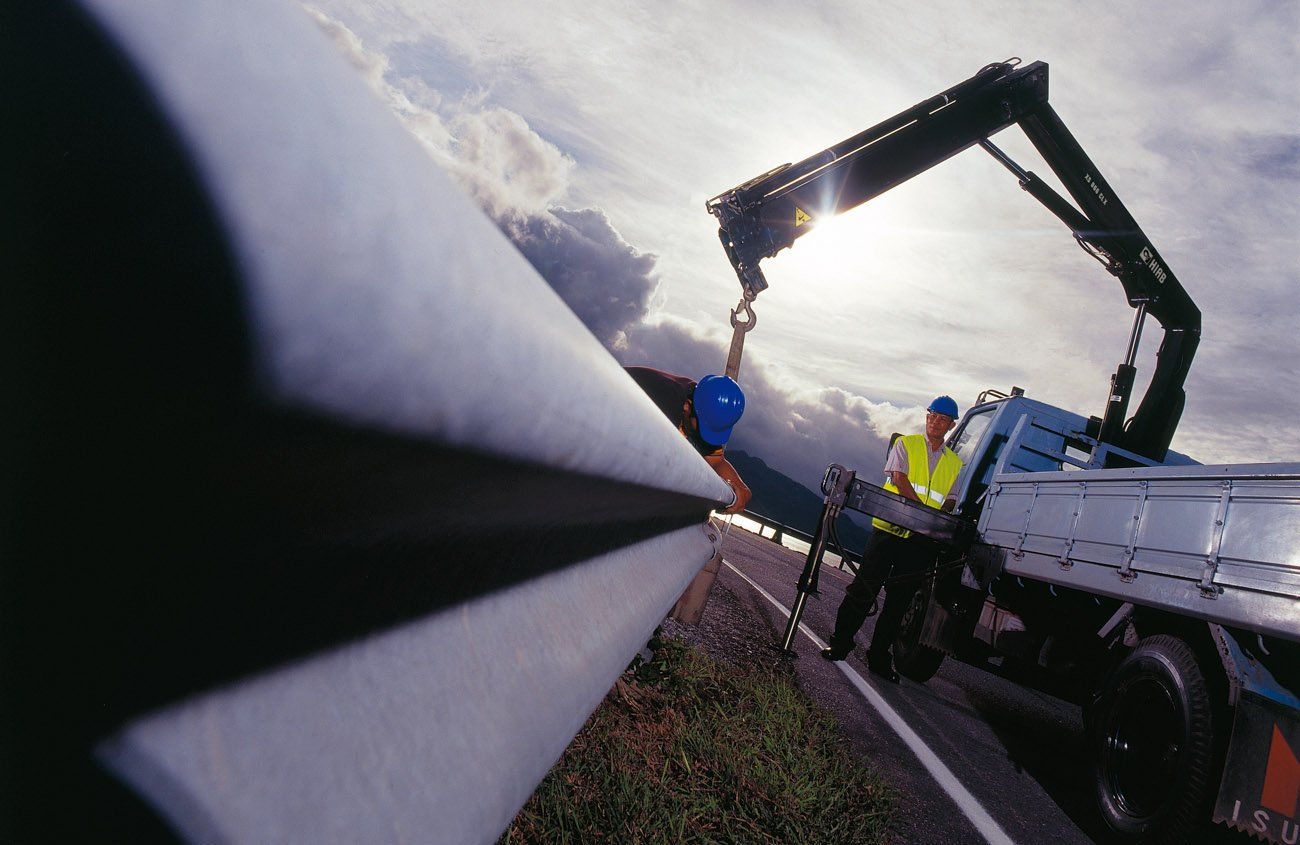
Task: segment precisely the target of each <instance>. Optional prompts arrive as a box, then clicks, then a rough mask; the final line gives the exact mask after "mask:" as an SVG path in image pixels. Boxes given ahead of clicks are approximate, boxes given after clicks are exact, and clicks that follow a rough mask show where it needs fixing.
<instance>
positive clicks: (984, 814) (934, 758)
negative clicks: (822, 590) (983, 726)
mask: <svg viewBox="0 0 1300 845" xmlns="http://www.w3.org/2000/svg"><path fill="white" fill-rule="evenodd" d="M722 562H723V563H725V564H726V565H727V568H728V569H730V570H731V571H732V572H734V573H736V574H737V575H739V576H740V577H741V578H744V579H745V580H746V581H747V582H749V585H750V586H751V587H753V588H754V589H755V590H758V592H759V593H760V594H761V595H762V596H763V598H765V599H767V600H768V601H769V602H771V603H772V604H773V605H775V606H776V608H777V610H779V611H781V612H782V613H784V614H785V615H786V618H789V616H790V608H788V607H786V606H785V605H783V604H781V602H779V601H777V600H776V599H775V598H774V597H773V596H772V594H771V593H769V592H768V591H767V590H764V589H763V588H762V587H760V586H759V585H758V584H757V583H756V582H755V581H754V579H752V578H750V577H749V576H748V575H746V574H745V573H743V572H741V571H740V570H739V569H737V568H736V567H735V566H733V565H732V564H731V561H729V560H726V559H725V558H724V559H723V561H722ZM799 630H800V631H802V632H803V634H804V636H806V637H807V638H808V639H810V640H812V641H813V643H815V644H816V646H817V648H819V649H822V648H826V643H825V642H823V641H822V639H821V638H820V637H818V636H817V635H816V634H814V633H813V632H812V631H810V630H808V627H807V626H806V625H804V624H803V623H802V622H800V623H799ZM835 665H836V666H838V667H839V669H840V671H841V672H843V673H844V674H845V675H846V676H847V677H848V679H849V682H850V683H852V684H853V686H855V687H857V688H858V692H860V693H862V695H863V697H864V698H866V699H867V702H868V703H869V704H870V705H871V706H872V707H874V708H875V709H876V711H877V712H878V713H880V716H881V718H883V719H884V720H885V723H886V724H888V725H889V727H891V728H892V729H893V731H894V733H896V734H898V737H899V739H901V740H903V742H904V743H906V745H907V747H908V748H910V749H911V750H912V753H913V754H915V755H916V758H917V759H918V760H920V761H921V765H922V766H925V770H926V771H927V772H929V773H930V776H931V777H933V778H934V779H935V781H937V782H938V784H939V786H940V787H941V788H942V789H943V791H944V792H946V793H948V797H949V798H951V799H952V800H953V803H955V804H956V805H957V808H958V809H960V810H961V811H962V814H963V815H964V816H966V818H967V819H969V820H970V823H971V824H972V825H974V826H975V829H976V830H978V831H979V832H980V835H981V836H983V837H984V839H985V840H987V841H988V842H989V845H1015V843H1014V842H1013V841H1012V839H1011V837H1009V836H1007V834H1006V831H1004V830H1003V829H1002V827H1001V825H999V824H998V823H997V822H996V821H994V820H993V817H992V816H990V815H989V814H988V811H987V810H985V809H984V807H983V805H981V804H980V802H979V801H978V800H977V799H976V798H975V796H974V795H971V794H970V791H969V790H967V789H966V787H964V786H962V784H961V781H959V780H957V776H956V775H954V774H953V773H952V770H951V769H949V768H948V767H947V766H945V765H944V764H943V761H942V760H940V759H939V756H938V755H937V754H935V753H934V752H933V751H931V750H930V746H928V745H926V744H925V741H924V740H923V739H921V737H919V736H917V733H916V731H914V730H912V727H911V725H909V724H907V722H906V721H904V720H903V717H902V716H900V715H898V711H897V710H895V709H894V708H893V707H891V706H890V705H889V702H887V701H885V699H884V698H882V697H881V695H880V693H878V692H876V690H875V689H874V688H872V686H871V685H870V684H868V683H867V681H866V679H864V678H863V677H862V676H861V675H859V674H858V673H857V672H855V671H854V670H853V667H852V666H850V665H849V664H848V663H847V662H845V661H842V660H841V661H837V662H836V664H835Z"/></svg>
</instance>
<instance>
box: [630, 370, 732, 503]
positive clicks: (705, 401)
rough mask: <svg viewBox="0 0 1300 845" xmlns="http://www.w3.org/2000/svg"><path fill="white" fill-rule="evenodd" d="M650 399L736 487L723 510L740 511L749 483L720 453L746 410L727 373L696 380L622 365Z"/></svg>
mask: <svg viewBox="0 0 1300 845" xmlns="http://www.w3.org/2000/svg"><path fill="white" fill-rule="evenodd" d="M624 369H626V370H627V373H628V375H630V376H631V377H632V380H633V381H635V382H636V383H637V385H638V386H640V388H641V389H642V390H644V391H645V393H646V395H647V396H649V397H650V400H651V401H652V402H654V403H655V405H657V406H659V410H660V411H663V413H664V415H665V416H667V417H668V419H669V421H670V422H672V423H673V424H674V425H676V426H677V430H678V431H680V432H681V433H682V435H683V436H684V437H685V438H686V439H687V440H688V441H690V444H691V445H692V446H694V447H695V451H697V452H699V453H700V455H702V456H703V457H704V460H706V461H708V463H709V466H711V467H713V471H714V472H716V473H717V474H718V476H719V477H720V478H721V479H722V480H723V481H725V482H727V484H729V485H730V486H731V489H732V490H733V491H735V494H736V498H735V501H733V502H732V503H731V506H730V507H728V508H727V509H726V510H724V511H723V513H740V512H741V511H743V510H744V509H745V505H747V504H748V503H749V497H750V492H749V487H747V486H746V485H745V482H744V481H742V480H741V478H740V473H738V472H736V468H735V467H733V466H732V465H731V463H730V462H729V461H728V460H727V459H726V458H724V457H723V456H722V449H723V447H724V446H726V445H727V440H728V439H729V438H730V437H731V429H732V427H733V426H734V425H735V424H736V423H737V422H739V421H740V415H741V414H743V413H744V412H745V394H744V393H743V392H742V391H741V389H740V385H738V384H736V383H735V382H734V381H732V380H731V379H729V378H727V377H726V376H705V377H704V378H702V379H700V380H699V382H698V383H696V382H695V381H694V380H693V379H689V378H687V377H686V376H678V375H673V374H672V373H666V372H664V371H663V370H656V369H654V368H653V367H625V368H624Z"/></svg>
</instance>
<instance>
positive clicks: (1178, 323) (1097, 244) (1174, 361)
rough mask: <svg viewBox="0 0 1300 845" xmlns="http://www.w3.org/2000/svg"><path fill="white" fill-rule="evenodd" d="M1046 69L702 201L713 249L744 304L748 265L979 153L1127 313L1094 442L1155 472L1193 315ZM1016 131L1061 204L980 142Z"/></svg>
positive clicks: (999, 75)
mask: <svg viewBox="0 0 1300 845" xmlns="http://www.w3.org/2000/svg"><path fill="white" fill-rule="evenodd" d="M1047 77H1048V74H1047V65H1046V63H1044V62H1033V63H1031V64H1029V65H1026V66H1025V67H1018V60H1009V61H1006V62H998V63H994V64H990V65H988V66H986V67H984V68H983V69H981V70H980V71H979V73H977V74H975V75H974V76H972V77H971V78H969V79H967V80H965V81H963V82H961V83H958V84H957V85H955V86H953V87H951V88H949V89H947V90H945V91H941V92H940V93H938V94H936V95H935V96H933V97H931V98H930V99H928V100H925V101H923V102H920V103H917V104H916V105H915V106H912V107H911V108H909V109H906V110H904V111H902V112H900V113H899V114H897V115H895V116H894V117H892V118H890V119H888V120H886V121H884V122H882V123H879V124H876V125H875V126H873V127H871V128H870V129H866V130H864V131H862V132H859V133H858V134H857V135H854V136H853V137H851V138H846V139H845V140H843V141H841V142H840V143H838V144H835V145H834V146H832V147H829V148H827V149H825V150H823V151H821V152H819V153H817V154H815V155H812V156H809V157H808V158H806V159H804V160H803V161H800V162H797V163H793V164H784V165H781V166H780V167H777V168H774V169H773V170H770V171H768V172H766V173H763V174H761V175H759V176H757V177H755V178H753V179H750V180H749V181H747V182H745V183H743V184H741V185H738V186H737V187H735V188H732V189H731V190H729V191H725V192H723V193H721V194H719V195H718V196H716V197H714V198H713V199H711V200H709V201H708V202H707V203H706V204H705V207H706V209H707V210H708V211H709V213H711V214H712V215H714V216H715V217H716V218H717V220H718V224H719V228H718V237H719V239H720V240H721V241H722V245H723V248H724V249H725V250H726V253H727V258H728V259H729V260H730V261H731V265H732V267H733V268H735V271H736V275H737V277H738V278H739V279H740V283H741V287H742V288H743V289H744V296H745V299H746V300H751V301H752V300H753V299H754V298H755V297H757V296H758V294H759V293H761V292H762V291H763V290H764V289H765V288H766V287H767V286H768V285H767V280H766V278H765V277H764V276H763V271H762V269H761V267H760V262H761V261H762V260H763V259H764V258H768V257H771V256H773V255H775V254H776V253H778V252H780V251H781V250H782V249H785V248H786V247H789V246H792V245H793V244H794V242H795V241H796V240H797V239H798V238H799V237H801V236H803V235H804V234H807V233H808V232H809V231H811V229H812V228H813V224H815V223H816V222H817V221H818V220H821V219H824V218H827V217H830V216H833V215H835V214H838V213H840V212H843V211H847V210H849V209H851V208H854V207H856V206H858V205H861V204H862V203H864V202H866V201H868V200H870V199H872V198H873V197H876V196H879V195H880V194H882V193H884V192H885V191H887V190H889V189H890V188H893V187H895V186H896V185H899V184H901V183H903V182H906V181H907V180H908V179H911V178H912V177H913V176H916V175H918V174H920V173H923V172H924V171H926V170H928V169H930V168H931V167H933V166H935V165H936V164H939V163H940V162H942V161H945V160H947V159H949V158H951V157H952V156H954V155H956V154H958V153H960V152H961V151H963V150H966V149H969V148H970V147H973V146H977V145H978V146H980V147H982V148H983V149H985V150H986V151H987V152H989V153H990V154H991V155H993V156H994V157H995V158H997V159H998V160H999V161H1000V162H1001V163H1002V164H1003V165H1004V166H1006V167H1007V168H1008V169H1009V170H1011V172H1012V173H1014V174H1015V175H1016V177H1017V179H1018V180H1019V183H1020V186H1021V187H1022V188H1023V189H1024V190H1025V191H1027V192H1028V193H1030V194H1031V195H1032V196H1033V197H1034V198H1035V199H1037V200H1038V201H1039V202H1041V203H1042V204H1043V205H1044V206H1045V207H1046V208H1047V209H1048V210H1049V211H1051V212H1052V213H1053V214H1054V215H1055V216H1056V217H1057V218H1058V219H1060V220H1061V222H1063V223H1064V224H1065V225H1066V226H1067V227H1068V228H1069V229H1070V231H1071V233H1072V234H1073V235H1074V237H1075V239H1076V240H1077V241H1078V242H1079V244H1080V245H1081V246H1083V247H1084V249H1085V250H1087V251H1088V252H1089V253H1090V254H1092V255H1093V256H1094V257H1096V258H1097V259H1098V260H1099V261H1100V262H1101V263H1102V264H1103V265H1104V266H1105V267H1106V269H1107V270H1108V271H1109V272H1110V273H1111V274H1112V275H1114V276H1116V277H1117V278H1118V279H1119V281H1120V284H1121V285H1122V287H1123V289H1124V294H1125V297H1126V298H1127V300H1128V303H1129V305H1130V306H1132V307H1134V308H1136V309H1138V312H1137V317H1136V320H1135V324H1134V329H1133V335H1132V339H1131V340H1130V343H1129V349H1128V353H1127V355H1126V357H1125V360H1124V361H1123V362H1121V363H1120V365H1119V366H1118V367H1117V368H1116V371H1115V373H1114V374H1113V375H1112V376H1111V389H1110V393H1109V399H1108V401H1107V405H1106V411H1105V414H1104V416H1103V418H1102V423H1101V426H1100V429H1099V432H1098V435H1097V436H1098V439H1099V440H1103V441H1105V442H1107V443H1111V444H1113V445H1116V446H1120V447H1121V448H1123V449H1126V450H1128V451H1130V452H1133V453H1135V454H1138V455H1142V456H1144V457H1148V458H1151V459H1153V460H1157V461H1159V460H1163V458H1164V456H1165V453H1166V451H1167V450H1168V448H1169V443H1170V441H1171V440H1172V438H1173V435H1174V430H1175V429H1176V428H1177V425H1178V420H1179V418H1180V417H1181V416H1182V410H1183V405H1184V402H1185V399H1186V396H1185V393H1184V391H1183V383H1184V382H1185V380H1186V378H1187V373H1188V370H1189V369H1190V367H1191V362H1192V358H1193V356H1194V355H1195V353H1196V347H1197V344H1198V343H1199V341H1200V333H1201V312H1200V310H1199V309H1198V308H1197V307H1196V305H1195V304H1194V303H1193V302H1192V300H1191V297H1190V296H1189V295H1188V294H1187V291H1186V290H1184V288H1183V286H1182V285H1181V284H1180V283H1179V281H1178V279H1177V277H1176V276H1175V275H1174V273H1173V271H1172V270H1170V269H1169V265H1168V264H1167V263H1166V262H1165V260H1164V259H1163V258H1162V257H1161V256H1160V253H1159V252H1158V251H1157V250H1156V248H1155V247H1154V246H1153V245H1152V244H1151V242H1150V241H1149V240H1148V239H1147V237H1146V235H1145V234H1144V233H1143V232H1142V230H1141V228H1140V227H1139V226H1138V225H1137V222H1136V221H1135V220H1134V219H1133V217H1132V215H1130V214H1129V212H1128V209H1126V208H1125V207H1124V205H1123V203H1122V202H1120V200H1119V197H1118V196H1117V195H1116V193H1115V191H1114V189H1113V188H1111V186H1110V184H1109V183H1108V182H1107V181H1106V179H1105V178H1104V177H1103V176H1102V175H1101V173H1100V172H1099V171H1098V170H1097V167H1096V165H1094V164H1093V162H1092V161H1091V160H1090V159H1089V158H1088V156H1087V155H1086V154H1085V153H1084V152H1083V148H1082V147H1081V146H1080V145H1079V143H1078V141H1076V140H1075V138H1074V136H1073V135H1071V134H1070V131H1069V130H1068V129H1067V128H1066V127H1065V124H1064V123H1063V122H1062V121H1061V119H1060V117H1059V116H1057V114H1056V112H1055V111H1054V110H1053V109H1052V107H1051V106H1050V105H1049V104H1048V96H1047V89H1048V86H1047ZM1012 124H1016V125H1018V126H1019V127H1020V128H1021V130H1022V131H1023V132H1024V133H1025V134H1026V136H1028V138H1029V140H1030V142H1031V143H1032V144H1033V145H1034V147H1035V149H1037V150H1038V152H1039V153H1040V154H1041V155H1042V157H1043V159H1044V161H1046V162H1047V165H1048V166H1049V167H1050V168H1051V169H1052V171H1053V172H1054V173H1055V174H1056V176H1057V178H1059V179H1060V181H1061V183H1062V184H1063V185H1064V186H1065V188H1066V190H1067V191H1068V192H1069V194H1070V197H1071V199H1073V203H1071V202H1070V200H1067V199H1066V198H1065V197H1062V196H1061V195H1060V194H1058V193H1057V192H1056V191H1055V190H1053V189H1052V188H1051V187H1050V186H1049V185H1048V184H1046V183H1045V182H1043V180H1041V179H1040V178H1039V177H1037V176H1036V175H1035V174H1034V173H1032V172H1031V171H1027V170H1024V169H1023V168H1021V167H1020V166H1019V165H1018V164H1016V163H1015V162H1014V161H1012V160H1011V158H1010V157H1009V156H1007V155H1006V154H1005V153H1003V152H1002V151H1001V150H1000V149H998V148H997V147H996V146H994V145H993V143H992V142H991V141H990V140H989V138H990V137H991V136H993V135H995V134H996V133H998V132H1000V131H1002V130H1003V129H1006V128H1008V127H1010V126H1011V125H1012ZM1146 315H1150V316H1152V317H1154V318H1155V319H1156V320H1157V321H1158V322H1159V323H1160V325H1161V327H1162V328H1163V329H1164V332H1165V334H1164V338H1163V339H1162V341H1161V345H1160V349H1159V351H1158V353H1157V355H1156V367H1155V370H1154V372H1153V373H1152V377H1151V383H1150V385H1149V386H1148V388H1147V392H1146V395H1145V396H1144V397H1143V399H1142V401H1141V403H1140V404H1139V406H1138V409H1137V411H1136V412H1135V413H1134V415H1133V418H1132V419H1131V420H1129V421H1128V423H1127V425H1126V424H1125V415H1126V414H1127V412H1128V404H1129V396H1130V394H1131V392H1132V387H1133V380H1134V377H1135V375H1136V369H1135V367H1134V366H1133V361H1134V358H1135V356H1136V348H1137V342H1138V339H1139V337H1140V330H1141V323H1142V320H1143V318H1144V317H1145V316H1146Z"/></svg>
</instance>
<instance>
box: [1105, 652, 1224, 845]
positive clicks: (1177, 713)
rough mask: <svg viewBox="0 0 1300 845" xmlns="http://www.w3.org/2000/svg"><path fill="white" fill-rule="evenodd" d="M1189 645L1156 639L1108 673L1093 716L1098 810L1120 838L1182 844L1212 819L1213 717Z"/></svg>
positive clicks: (1207, 692)
mask: <svg viewBox="0 0 1300 845" xmlns="http://www.w3.org/2000/svg"><path fill="white" fill-rule="evenodd" d="M1213 710H1214V708H1213V702H1212V701H1211V699H1210V693H1209V689H1208V687H1207V686H1206V682H1205V675H1204V673H1202V672H1201V668H1200V666H1199V665H1198V664H1197V662H1196V655H1195V654H1194V653H1193V652H1192V649H1191V647H1190V646H1188V645H1187V643H1185V642H1184V641H1182V640H1181V639H1179V638H1177V637H1172V636H1167V635H1158V636H1152V637H1147V638H1146V639H1144V640H1142V642H1141V643H1139V644H1138V647H1137V648H1135V649H1134V650H1133V651H1132V652H1131V653H1129V655H1128V656H1127V657H1125V658H1124V659H1123V660H1122V661H1120V663H1119V664H1118V665H1117V666H1116V667H1115V669H1114V671H1112V672H1111V673H1110V675H1109V676H1108V677H1107V679H1106V681H1105V682H1104V684H1103V688H1102V691H1101V694H1100V696H1098V698H1097V700H1096V703H1095V705H1094V706H1093V708H1092V712H1091V713H1090V714H1089V716H1090V718H1089V720H1088V721H1089V722H1090V723H1091V725H1090V730H1089V734H1090V735H1089V738H1088V739H1089V744H1090V745H1091V748H1092V755H1093V772H1094V776H1095V786H1096V796H1097V805H1098V808H1099V809H1100V810H1101V816H1102V819H1103V820H1104V821H1105V822H1106V824H1107V825H1108V826H1109V827H1110V828H1111V829H1112V830H1113V831H1115V832H1116V833H1117V834H1119V835H1120V836H1121V837H1123V838H1125V839H1127V840H1130V841H1140V842H1144V843H1175V842H1183V841H1185V840H1186V838H1187V834H1188V831H1190V830H1191V829H1192V828H1193V827H1196V826H1199V825H1200V824H1202V823H1203V822H1204V820H1205V819H1207V818H1208V813H1207V812H1206V809H1207V807H1208V805H1209V798H1210V795H1209V791H1210V789H1211V788H1212V777H1211V770H1212V768H1213V759H1214V754H1213V749H1214V716H1213Z"/></svg>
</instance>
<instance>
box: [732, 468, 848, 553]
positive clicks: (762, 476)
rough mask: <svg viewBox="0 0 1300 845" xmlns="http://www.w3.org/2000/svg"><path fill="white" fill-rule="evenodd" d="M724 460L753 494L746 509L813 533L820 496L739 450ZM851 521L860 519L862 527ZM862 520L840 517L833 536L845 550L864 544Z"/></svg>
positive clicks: (818, 510) (820, 508)
mask: <svg viewBox="0 0 1300 845" xmlns="http://www.w3.org/2000/svg"><path fill="white" fill-rule="evenodd" d="M727 460H729V461H731V464H732V466H734V467H735V468H736V471H737V472H739V473H740V477H741V478H743V479H744V480H745V483H746V484H748V485H749V489H750V490H752V491H753V492H754V498H752V499H750V500H749V508H748V509H749V510H751V511H753V512H755V513H759V514H762V515H763V516H766V517H767V518H768V519H771V520H773V521H774V522H779V523H781V524H782V525H787V526H789V527H790V528H794V529H797V530H799V531H802V532H803V533H805V534H809V535H811V534H812V533H813V531H814V530H815V529H816V528H817V520H818V518H819V517H820V516H821V513H822V500H823V496H822V494H821V493H819V492H815V491H813V490H809V489H808V488H807V487H805V486H803V485H802V484H800V483H799V482H797V481H795V480H794V479H793V478H791V477H790V476H788V475H784V474H782V473H780V472H777V471H776V470H774V469H772V468H771V467H770V466H768V465H767V464H766V463H764V462H763V459H762V458H758V457H755V456H754V455H750V454H749V453H747V452H744V451H741V450H740V449H728V450H727ZM855 519H859V520H862V524H859V523H858V522H855V521H854V520H855ZM866 521H867V517H865V516H856V515H855V516H848V515H841V516H840V519H839V524H838V525H837V526H836V529H837V533H838V534H839V537H840V541H841V542H843V543H844V545H845V546H846V547H847V548H848V550H849V551H851V552H861V551H862V547H863V546H864V545H865V544H866V542H867V529H866V528H865V527H863V526H864V525H865V523H866Z"/></svg>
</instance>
